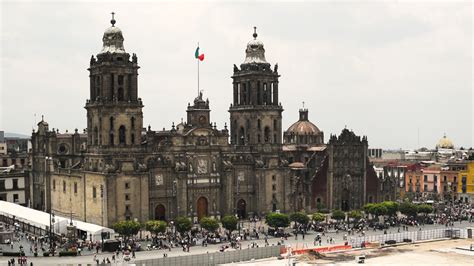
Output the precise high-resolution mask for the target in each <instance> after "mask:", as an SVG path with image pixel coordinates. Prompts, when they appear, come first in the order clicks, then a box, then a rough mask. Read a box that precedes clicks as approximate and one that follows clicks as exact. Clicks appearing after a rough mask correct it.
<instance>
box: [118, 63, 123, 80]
mask: <svg viewBox="0 0 474 266" xmlns="http://www.w3.org/2000/svg"><path fill="white" fill-rule="evenodd" d="M117 59H118V58H117ZM118 84H119V85H123V75H119V76H118Z"/></svg>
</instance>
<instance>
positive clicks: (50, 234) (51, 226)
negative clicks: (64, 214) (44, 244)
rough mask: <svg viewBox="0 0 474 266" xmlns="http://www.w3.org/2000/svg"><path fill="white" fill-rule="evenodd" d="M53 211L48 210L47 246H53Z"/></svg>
mask: <svg viewBox="0 0 474 266" xmlns="http://www.w3.org/2000/svg"><path fill="white" fill-rule="evenodd" d="M54 222H55V220H54V213H52V211H50V212H49V248H50V249H52V247H53V234H54Z"/></svg>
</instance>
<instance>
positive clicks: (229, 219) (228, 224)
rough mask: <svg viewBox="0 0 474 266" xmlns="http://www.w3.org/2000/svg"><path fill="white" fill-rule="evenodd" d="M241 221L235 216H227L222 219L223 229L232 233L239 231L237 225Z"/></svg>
mask: <svg viewBox="0 0 474 266" xmlns="http://www.w3.org/2000/svg"><path fill="white" fill-rule="evenodd" d="M238 222H239V220H238V219H237V217H235V216H234V215H227V216H224V217H223V218H222V219H221V223H222V227H224V228H225V229H227V230H229V231H230V232H232V231H234V230H237V223H238Z"/></svg>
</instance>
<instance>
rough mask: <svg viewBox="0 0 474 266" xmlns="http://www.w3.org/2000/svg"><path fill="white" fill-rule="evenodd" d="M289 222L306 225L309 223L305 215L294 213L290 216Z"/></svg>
mask: <svg viewBox="0 0 474 266" xmlns="http://www.w3.org/2000/svg"><path fill="white" fill-rule="evenodd" d="M290 220H291V221H293V222H297V223H299V224H307V223H308V222H309V217H308V215H306V214H305V213H302V212H295V213H292V214H291V215H290Z"/></svg>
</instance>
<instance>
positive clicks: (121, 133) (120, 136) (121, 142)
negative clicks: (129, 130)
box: [119, 125, 125, 144]
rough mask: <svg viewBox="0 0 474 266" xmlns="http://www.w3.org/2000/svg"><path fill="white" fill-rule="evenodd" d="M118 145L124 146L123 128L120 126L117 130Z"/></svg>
mask: <svg viewBox="0 0 474 266" xmlns="http://www.w3.org/2000/svg"><path fill="white" fill-rule="evenodd" d="M119 143H120V144H125V126H124V125H121V126H120V128H119Z"/></svg>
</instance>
